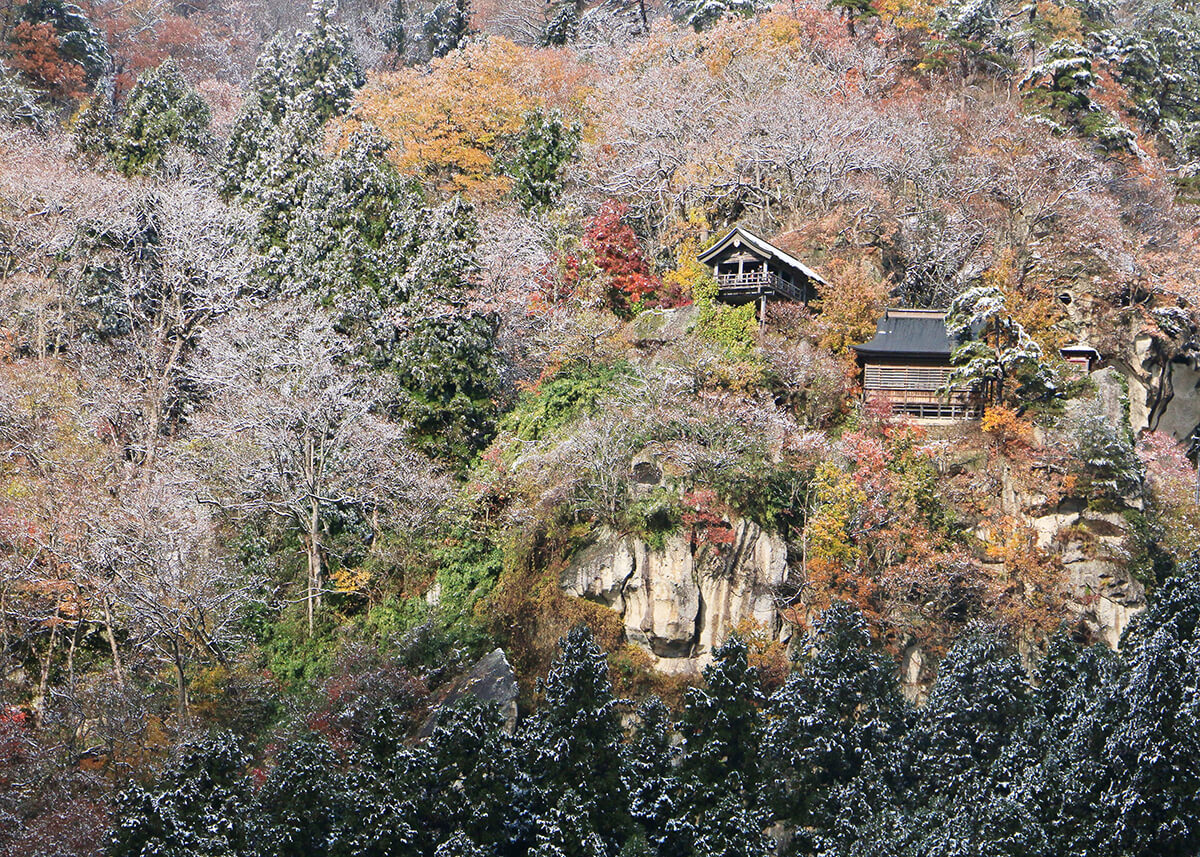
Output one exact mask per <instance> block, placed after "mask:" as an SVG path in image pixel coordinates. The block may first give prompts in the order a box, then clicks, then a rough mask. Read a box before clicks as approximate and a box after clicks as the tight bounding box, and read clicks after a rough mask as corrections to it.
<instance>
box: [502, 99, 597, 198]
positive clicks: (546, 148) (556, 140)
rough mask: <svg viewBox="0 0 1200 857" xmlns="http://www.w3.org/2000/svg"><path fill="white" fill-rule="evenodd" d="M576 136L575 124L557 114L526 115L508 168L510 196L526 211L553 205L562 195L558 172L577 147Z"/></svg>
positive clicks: (558, 112) (537, 113)
mask: <svg viewBox="0 0 1200 857" xmlns="http://www.w3.org/2000/svg"><path fill="white" fill-rule="evenodd" d="M579 133H580V130H579V125H578V123H573V122H567V121H566V120H565V119H564V118H563V115H562V112H561V111H558V110H552V111H550V112H548V113H546V112H543V111H540V110H536V111H532V112H530V113H528V114H526V116H525V126H524V127H523V128H522V129H521V134H520V136H519V137H518V139H517V154H516V157H515V158H514V159H513V162H512V164H511V166H510V167H509V172H510V173H511V174H512V177H513V195H514V196H516V198H517V201H518V202H520V203H521V206H522V207H523V208H524V209H525V210H526V211H541V210H544V209H547V208H550V207H551V206H553V205H554V203H555V201H556V200H557V199H558V195H559V194H560V193H561V192H562V178H561V176H562V170H563V168H564V167H565V166H566V165H567V163H568V162H569V161H570V160H571V158H572V157H573V156H574V154H575V148H576V146H578V145H579Z"/></svg>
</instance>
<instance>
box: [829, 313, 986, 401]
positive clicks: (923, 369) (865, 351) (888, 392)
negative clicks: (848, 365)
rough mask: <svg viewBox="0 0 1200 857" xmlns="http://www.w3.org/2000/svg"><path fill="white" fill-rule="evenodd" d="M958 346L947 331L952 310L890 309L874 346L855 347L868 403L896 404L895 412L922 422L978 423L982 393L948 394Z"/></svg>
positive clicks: (953, 391) (959, 391) (965, 390)
mask: <svg viewBox="0 0 1200 857" xmlns="http://www.w3.org/2000/svg"><path fill="white" fill-rule="evenodd" d="M957 345H958V343H957V342H955V340H954V339H953V338H952V337H951V336H950V334H949V333H948V332H947V331H946V311H945V310H940V309H889V310H886V311H885V312H884V314H883V318H881V319H880V320H879V324H878V326H877V328H876V331H875V337H874V338H873V339H872V340H871V341H870V342H864V343H863V344H862V345H855V346H853V348H854V352H855V354H856V356H857V357H858V365H859V366H860V367H861V369H862V378H863V399H864V400H865V401H867V402H875V403H882V402H887V403H888V404H890V406H891V409H892V413H895V414H902V415H905V416H909V417H913V418H915V419H920V420H954V419H972V418H974V417H978V416H979V414H980V411H981V410H982V408H981V404H982V403H981V401H980V397H979V394H978V393H977V392H976V391H974V390H972V389H970V388H969V387H955V388H953V389H950V390H947V389H946V384H947V383H948V382H949V380H950V372H951V369H952V368H953V367H952V365H951V363H950V354H951V353H952V352H953V351H954V349H955V347H956V346H957Z"/></svg>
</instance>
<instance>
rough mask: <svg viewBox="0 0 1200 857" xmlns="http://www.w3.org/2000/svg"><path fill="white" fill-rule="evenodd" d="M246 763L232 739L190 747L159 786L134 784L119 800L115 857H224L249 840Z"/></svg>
mask: <svg viewBox="0 0 1200 857" xmlns="http://www.w3.org/2000/svg"><path fill="white" fill-rule="evenodd" d="M245 763H246V758H245V756H244V755H243V754H242V752H241V750H240V749H238V739H237V738H236V737H235V736H233V735H231V734H227V733H226V734H219V735H216V736H214V737H212V738H209V739H205V740H202V741H198V742H195V743H192V744H189V745H186V746H185V747H184V748H183V750H182V753H181V755H180V758H179V760H178V761H177V762H175V763H174V764H172V765H171V766H170V767H169V768H168V769H167V771H166V772H165V773H164V774H163V775H162V777H161V778H160V779H159V781H158V782H157V783H155V784H154V785H153V786H150V787H148V788H143V787H142V786H139V785H136V784H135V785H132V786H130V787H129V788H127V789H126V790H125V791H123V792H121V794H120V795H119V796H118V798H117V812H118V815H119V818H120V822H119V824H118V825H117V827H116V828H115V830H114V831H113V834H112V839H111V841H110V843H109V854H110V855H112V857H151V855H170V857H184V856H185V855H196V857H226V855H230V854H239V853H242V852H243V849H244V848H245V847H246V845H247V843H248V841H249V838H248V833H249V827H250V825H249V823H248V822H249V820H250V817H251V799H250V790H249V787H248V784H247V782H246V781H245V779H244V777H243V768H244V766H245Z"/></svg>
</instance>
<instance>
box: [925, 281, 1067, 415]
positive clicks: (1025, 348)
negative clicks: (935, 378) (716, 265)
mask: <svg viewBox="0 0 1200 857" xmlns="http://www.w3.org/2000/svg"><path fill="white" fill-rule="evenodd" d="M946 330H947V331H948V332H949V333H950V334H951V336H953V337H955V338H956V339H958V340H959V342H960V344H959V345H958V346H957V347H956V348H955V349H954V351H953V353H952V354H951V355H950V359H951V362H953V364H954V366H955V368H954V371H953V372H951V374H950V378H949V381H948V382H947V386H948V387H959V386H967V387H972V388H974V389H976V390H978V391H979V392H980V394H981V395H982V396H983V397H984V399H985V400H986V401H989V402H996V403H1005V402H1008V401H1013V402H1015V403H1017V404H1018V405H1021V406H1022V407H1023V406H1024V405H1025V404H1028V403H1029V402H1031V401H1036V400H1039V399H1047V398H1052V397H1053V396H1055V395H1057V394H1058V392H1059V380H1058V377H1057V375H1056V373H1055V372H1054V370H1053V368H1052V367H1051V366H1050V365H1049V364H1048V363H1047V362H1046V357H1045V355H1044V354H1043V352H1042V349H1041V346H1039V345H1038V344H1037V343H1036V342H1034V341H1033V339H1032V338H1031V337H1030V336H1029V334H1028V333H1026V332H1025V328H1024V327H1023V326H1022V325H1021V323H1020V322H1018V321H1016V320H1015V319H1014V318H1013V317H1012V315H1011V314H1010V313H1009V311H1008V307H1007V304H1006V299H1005V296H1004V292H1003V291H1001V290H1000V288H999V287H998V286H996V285H994V284H983V285H978V286H972V287H971V288H969V289H967V290H966V291H964V292H963V293H962V294H960V295H959V296H958V297H956V298H955V299H954V301H953V303H951V304H950V310H949V312H948V313H947V314H946Z"/></svg>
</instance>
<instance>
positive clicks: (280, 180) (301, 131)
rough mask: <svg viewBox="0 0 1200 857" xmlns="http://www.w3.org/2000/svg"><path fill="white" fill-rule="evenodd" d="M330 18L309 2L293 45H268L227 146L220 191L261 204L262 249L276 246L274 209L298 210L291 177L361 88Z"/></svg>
mask: <svg viewBox="0 0 1200 857" xmlns="http://www.w3.org/2000/svg"><path fill="white" fill-rule="evenodd" d="M335 11H336V4H335V0H314V3H313V6H312V10H311V12H310V13H309V21H310V28H309V29H308V30H306V31H304V32H302V33H300V34H299V35H298V36H297V37H296V40H295V42H294V43H293V44H292V45H290V46H287V45H286V44H285V43H284V42H283V41H281V40H279V39H273V40H272V41H270V42H268V44H267V46H266V47H265V48H264V50H263V53H262V55H261V56H260V57H259V59H258V62H257V64H256V66H255V73H254V78H253V81H252V83H251V91H250V94H249V95H248V96H247V99H246V102H245V104H244V105H243V108H242V112H241V114H240V115H239V117H238V119H237V122H236V123H235V125H234V128H233V130H232V131H231V133H230V136H229V142H228V144H227V145H226V149H225V156H224V161H223V166H222V177H223V188H224V191H225V193H227V194H238V195H241V196H243V197H249V198H252V199H257V200H261V204H262V205H263V206H264V209H265V210H264V217H265V218H266V219H265V225H264V233H265V235H266V237H267V239H268V243H275V242H279V241H281V240H282V237H283V232H282V230H281V229H280V228H279V223H278V219H277V217H278V215H279V207H280V206H281V205H284V206H285V207H286V205H288V204H290V205H291V206H292V207H293V208H294V207H295V205H298V204H299V201H300V197H301V195H302V191H303V188H302V187H300V188H299V189H297V187H296V185H297V184H298V183H299V184H300V185H302V181H300V182H298V181H297V175H302V174H303V172H304V171H305V170H306V169H308V168H309V167H311V165H312V164H313V163H315V160H316V152H317V150H318V149H319V147H320V135H321V130H322V128H323V127H324V125H325V123H326V122H327V121H328V120H329V119H330V118H332V117H334V116H340V115H342V114H343V113H345V112H346V111H347V110H348V109H349V108H350V103H351V101H352V100H353V98H354V93H355V92H356V91H357V90H358V89H359V87H361V86H362V85H363V83H364V82H365V80H366V78H365V77H364V74H363V70H362V66H361V64H360V63H359V61H358V58H357V57H356V56H355V54H354V50H353V47H352V45H351V38H350V35H349V33H347V32H346V30H345V28H344V27H341V26H340V25H338V24H335V23H334V21H333V15H334V12H335ZM297 158H299V162H298V163H297V162H296V159H297ZM264 197H265V198H264ZM290 211H291V208H286V212H290Z"/></svg>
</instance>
